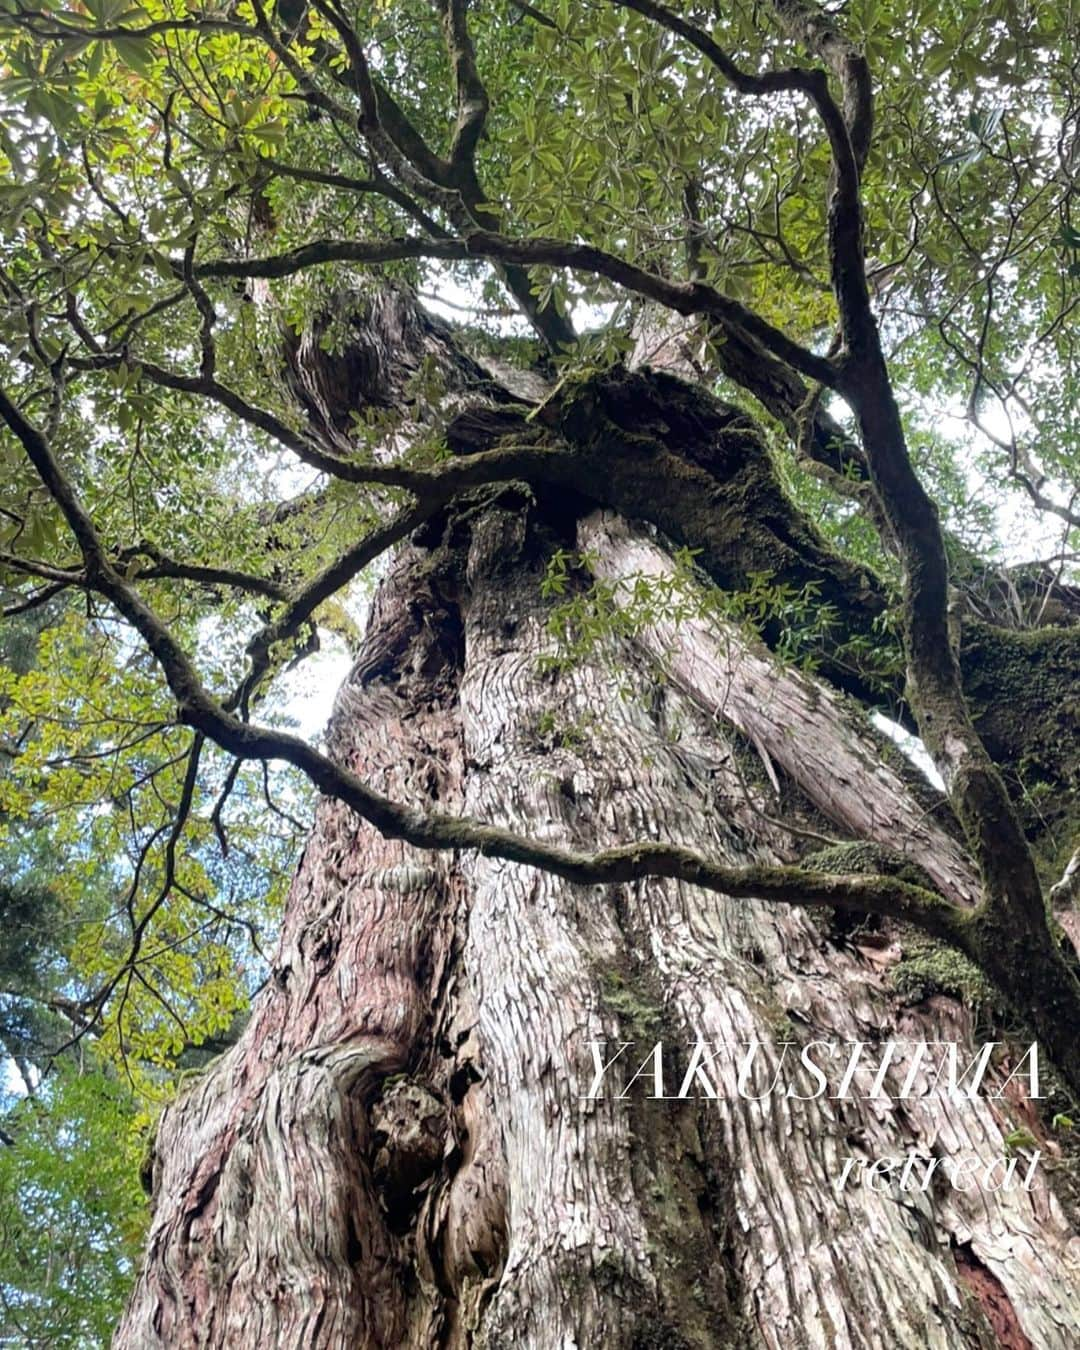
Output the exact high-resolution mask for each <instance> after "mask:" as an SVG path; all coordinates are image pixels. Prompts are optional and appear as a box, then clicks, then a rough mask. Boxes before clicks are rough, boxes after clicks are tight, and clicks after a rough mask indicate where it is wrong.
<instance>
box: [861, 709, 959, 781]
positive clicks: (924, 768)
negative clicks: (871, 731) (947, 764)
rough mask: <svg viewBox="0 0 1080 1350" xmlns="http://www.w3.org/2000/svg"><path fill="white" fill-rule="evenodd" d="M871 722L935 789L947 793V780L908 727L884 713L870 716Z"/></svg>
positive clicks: (875, 713)
mask: <svg viewBox="0 0 1080 1350" xmlns="http://www.w3.org/2000/svg"><path fill="white" fill-rule="evenodd" d="M870 720H871V721H872V722H873V724H874V726H876V727H877V729H878V730H879V731H883V732H884V733H885V735H886V736H888V738H889V739H890V740H891V741H895V742H896V744H897V745H898V746H899V747H900V749H901V750H902V751H903V752H904V754H905V755H907V757H908V759H910V760H911V762H912V764H914V765H915V767H916V768H917V769H919V770H920V771H921V772H922V773H923V774H925V776H926V778H927V780H928V781H929V782H930V783H931V785H932V786H933V787H936V788H937V790H938V791H939V792H944V791H945V780H944V779H943V778H942V776H941V774H939V773H938V771H937V769H936V768H935V767H934V761H933V760H932V759H931V758H930V756H929V754H928V753H927V749H926V746H925V745H923V743H922V741H921V740H920V739H919V737H918V736H913V735H912V734H911V732H910V731H908V730H907V728H906V727H902V726H901V725H900V723H899V722H896V721H894V720H893V719H892V718H891V717H886V716H885V714H884V713H882V712H873V713H871V714H870Z"/></svg>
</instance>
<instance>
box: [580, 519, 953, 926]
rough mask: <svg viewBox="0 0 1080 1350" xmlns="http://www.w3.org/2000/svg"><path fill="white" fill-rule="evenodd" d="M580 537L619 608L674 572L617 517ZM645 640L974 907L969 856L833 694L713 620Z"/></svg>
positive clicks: (858, 834) (813, 792)
mask: <svg viewBox="0 0 1080 1350" xmlns="http://www.w3.org/2000/svg"><path fill="white" fill-rule="evenodd" d="M578 540H579V542H580V545H581V548H582V551H583V552H584V553H585V554H586V555H587V556H588V557H589V559H590V565H591V568H592V571H593V573H594V575H596V576H598V577H603V578H604V579H606V580H608V581H616V582H618V583H620V586H619V589H618V590H617V591H616V597H615V599H616V603H619V600H620V598H623V600H624V603H626V602H628V600H629V598H630V593H631V584H632V582H633V580H634V579H635V578H636V577H646V578H649V579H652V580H658V579H669V580H670V578H672V577H674V576H675V565H674V563H673V562H672V561H671V559H670V557H669V556H668V555H667V554H666V553H665V552H664V550H663V549H662V548H660V547H659V545H658V544H656V543H655V542H653V541H652V540H650V539H649V538H648V536H647V535H646V534H645V533H644V532H643V531H641V530H632V529H630V528H629V527H628V526H627V525H626V523H625V522H624V521H622V520H620V519H619V518H618V517H617V516H615V515H613V514H611V513H610V512H597V513H595V514H593V515H591V516H589V517H588V518H587V519H586V520H583V521H582V522H581V525H580V526H579V529H578ZM636 640H637V641H638V642H639V643H640V645H641V646H642V647H643V649H644V650H645V651H646V652H648V653H649V655H650V656H651V657H652V658H653V659H654V660H655V661H657V662H658V663H659V664H662V666H663V668H664V669H665V671H666V672H667V673H668V675H669V676H670V678H671V679H673V680H674V681H675V683H676V684H677V685H678V687H679V688H680V689H682V690H683V692H684V693H686V694H688V695H689V696H690V697H691V698H692V699H693V700H694V702H695V703H697V704H698V705H699V706H700V707H701V708H702V709H703V711H705V712H707V713H710V714H712V715H715V716H718V717H721V718H723V719H724V721H726V722H728V723H730V724H731V725H732V726H733V727H735V729H736V730H737V731H739V732H741V734H742V735H743V736H744V737H746V739H747V740H749V741H751V742H752V743H753V744H754V745H755V746H758V747H761V748H762V749H763V750H764V751H765V752H766V753H767V754H768V755H770V756H771V757H772V758H773V759H774V760H775V761H776V763H777V764H778V765H779V766H780V767H781V768H782V769H783V770H784V772H785V773H786V774H787V775H788V776H789V777H790V778H791V780H792V781H793V782H795V783H797V784H798V786H799V787H800V788H801V789H802V791H803V792H804V793H805V794H806V795H807V797H809V798H810V800H811V801H812V802H813V803H814V805H815V806H817V807H818V808H819V810H821V812H822V813H823V814H824V815H826V816H827V817H828V818H829V819H830V820H832V821H834V822H835V823H836V824H837V825H839V826H841V827H842V828H843V829H845V830H847V831H848V832H849V833H850V834H852V835H853V836H854V837H855V838H858V839H869V840H873V841H874V842H875V843H878V844H883V845H885V846H887V847H889V848H893V849H895V850H897V851H898V852H900V853H902V854H903V855H904V856H905V857H908V858H910V859H911V861H912V862H915V863H917V864H918V865H919V866H920V867H922V868H923V869H924V871H926V872H927V873H928V874H929V876H930V877H931V878H932V879H933V881H934V883H935V884H936V885H937V886H938V888H939V889H940V890H941V892H942V893H943V894H944V895H945V896H947V897H948V899H950V900H952V901H953V902H954V903H955V904H966V905H973V904H975V903H976V901H977V900H978V896H979V882H978V877H977V876H976V875H975V871H974V868H973V867H972V865H971V862H970V860H969V859H968V858H967V856H966V855H965V853H964V850H963V849H962V848H961V847H960V845H959V843H958V842H957V840H956V839H955V838H954V837H953V836H952V835H950V834H949V833H947V832H946V830H944V829H942V828H941V826H940V825H938V824H937V823H936V822H935V820H934V818H933V815H932V814H931V813H930V812H929V811H928V810H927V809H926V808H925V807H923V806H921V805H920V804H919V803H918V802H917V801H916V800H915V799H914V798H913V796H912V791H911V788H910V787H909V786H908V785H907V784H905V783H904V781H903V780H902V779H901V777H900V775H899V774H898V773H897V772H896V770H895V769H893V768H891V767H890V766H889V765H888V764H887V763H883V762H882V761H881V755H880V748H879V746H878V744H877V743H875V741H874V739H873V737H872V736H871V735H870V734H869V731H868V730H862V729H861V728H860V727H859V726H858V724H857V723H856V722H855V721H854V719H853V717H852V713H851V710H850V709H849V708H846V707H845V706H844V704H843V703H842V702H841V700H840V699H839V698H838V697H837V696H836V695H835V694H834V693H833V692H832V691H831V690H829V689H828V688H826V687H824V686H822V685H821V684H814V683H812V682H811V681H810V680H809V679H807V678H806V677H805V676H803V675H802V674H800V673H799V672H798V671H797V670H792V669H791V668H790V667H785V666H784V665H783V664H782V663H781V662H779V661H777V660H776V659H775V658H773V657H771V656H770V655H769V653H768V652H767V651H765V650H764V649H763V648H755V646H754V644H752V643H750V641H749V640H748V639H747V637H746V635H745V634H744V633H740V632H739V630H738V629H737V628H736V627H735V626H734V625H733V624H725V623H721V622H719V621H717V620H715V619H713V620H706V619H704V618H689V619H683V620H680V622H679V623H678V624H675V623H670V622H658V623H655V624H652V625H650V626H649V627H648V628H646V629H644V630H643V631H642V632H640V633H639V634H638V635H637V639H636ZM942 805H943V806H945V810H946V812H947V811H948V808H947V805H945V803H944V802H942Z"/></svg>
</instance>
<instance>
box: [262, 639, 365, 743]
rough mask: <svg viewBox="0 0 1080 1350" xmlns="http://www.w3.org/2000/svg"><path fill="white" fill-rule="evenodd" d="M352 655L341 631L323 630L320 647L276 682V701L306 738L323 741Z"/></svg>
mask: <svg viewBox="0 0 1080 1350" xmlns="http://www.w3.org/2000/svg"><path fill="white" fill-rule="evenodd" d="M352 663H353V658H352V654H351V653H350V652H349V651H348V649H347V648H346V646H345V642H344V640H343V639H342V638H341V637H340V636H339V635H338V634H337V633H331V632H328V631H327V630H326V629H325V628H320V629H319V650H318V651H317V652H315V653H313V654H312V655H311V656H309V657H308V658H307V660H306V661H301V662H300V664H299V665H297V666H294V667H293V668H292V670H285V671H282V673H281V674H280V675H279V676H278V678H277V679H276V680H275V682H274V702H275V704H276V706H277V708H278V709H279V711H280V712H282V713H283V714H284V715H285V716H286V717H288V718H289V719H290V721H292V722H294V723H295V724H296V734H297V735H298V736H300V737H302V738H303V739H304V740H305V741H312V742H316V741H321V740H322V737H323V732H324V731H325V730H326V724H327V722H328V721H329V720H330V714H331V712H332V711H333V708H334V698H335V696H336V695H337V691H338V689H339V688H340V687H341V684H342V682H343V681H344V679H345V676H346V675H348V673H349V671H350V669H351V668H352Z"/></svg>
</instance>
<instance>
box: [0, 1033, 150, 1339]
mask: <svg viewBox="0 0 1080 1350" xmlns="http://www.w3.org/2000/svg"><path fill="white" fill-rule="evenodd" d="M93 1063H94V1060H93V1056H92V1055H91V1056H89V1057H88V1063H87V1067H86V1069H85V1070H84V1071H83V1072H81V1073H80V1072H76V1071H75V1070H74V1069H73V1068H65V1069H63V1070H62V1071H59V1072H56V1073H54V1074H53V1075H51V1076H50V1077H49V1078H48V1079H47V1081H46V1082H45V1083H44V1084H43V1085H42V1086H41V1088H40V1091H39V1094H38V1095H37V1096H36V1097H35V1098H32V1099H26V1100H23V1101H22V1102H21V1103H19V1104H18V1105H17V1106H16V1107H15V1108H14V1109H13V1110H10V1111H8V1112H6V1113H5V1115H4V1117H3V1124H2V1128H3V1131H4V1136H5V1138H4V1142H3V1145H2V1146H0V1284H2V1285H3V1289H4V1306H5V1308H6V1309H7V1310H8V1311H9V1313H10V1321H8V1319H7V1318H6V1317H4V1318H3V1319H2V1320H0V1326H2V1327H3V1328H4V1335H5V1339H7V1337H8V1335H9V1334H10V1335H11V1336H12V1337H14V1335H15V1332H16V1329H17V1331H18V1335H19V1339H20V1340H22V1341H23V1342H24V1343H25V1344H34V1345H51V1346H76V1345H104V1344H106V1343H107V1342H108V1340H109V1337H110V1336H111V1334H112V1330H113V1327H114V1326H115V1324H116V1321H117V1320H118V1318H119V1315H120V1312H121V1310H122V1308H123V1302H124V1299H125V1298H126V1296H127V1292H128V1288H129V1285H130V1280H131V1276H132V1272H133V1269H134V1264H135V1262H136V1260H137V1259H138V1255H139V1251H140V1248H141V1245H142V1240H143V1235H144V1233H145V1229H146V1224H147V1220H148V1218H149V1211H148V1207H147V1204H146V1197H145V1195H143V1194H142V1192H141V1190H140V1187H139V1181H138V1175H139V1161H140V1158H141V1156H142V1154H143V1153H144V1151H145V1149H146V1140H147V1134H148V1128H149V1120H148V1118H147V1116H146V1115H145V1113H144V1112H143V1111H142V1110H141V1108H140V1106H139V1103H138V1102H137V1101H136V1099H135V1098H134V1097H133V1095H132V1094H131V1092H130V1091H129V1090H128V1089H126V1088H125V1087H123V1086H121V1084H120V1082H119V1081H118V1080H117V1078H116V1076H115V1075H114V1074H112V1073H109V1072H107V1071H104V1070H102V1069H100V1068H97V1067H91V1066H92V1065H93Z"/></svg>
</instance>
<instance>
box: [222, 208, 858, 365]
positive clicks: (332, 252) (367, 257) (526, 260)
mask: <svg viewBox="0 0 1080 1350" xmlns="http://www.w3.org/2000/svg"><path fill="white" fill-rule="evenodd" d="M406 258H431V259H434V260H441V261H444V262H465V261H468V260H469V259H471V258H477V259H482V260H487V261H489V262H496V263H516V264H520V265H522V266H525V267H531V266H547V267H567V268H570V269H572V270H575V271H581V272H589V273H592V274H593V275H594V276H601V277H605V278H607V280H609V281H612V282H614V283H615V284H616V285H618V286H622V287H623V288H624V289H626V290H628V291H633V292H634V293H635V294H637V295H642V296H644V297H645V298H646V299H649V300H655V301H657V302H658V303H659V304H661V305H665V306H666V307H667V308H668V309H672V310H675V311H676V312H677V313H679V314H705V315H709V316H710V317H712V318H716V319H720V320H722V321H724V322H725V323H726V324H730V325H732V326H733V327H736V328H738V329H739V330H740V331H742V332H745V333H747V334H749V335H750V336H751V337H753V338H755V339H756V340H757V341H758V342H760V343H761V344H762V346H764V347H765V348H766V350H768V351H770V352H772V353H773V355H775V356H777V357H779V358H780V359H781V360H782V361H785V362H787V364H788V365H789V366H791V367H792V369H794V370H797V371H799V372H800V373H801V374H803V375H805V376H806V377H807V378H808V379H811V380H816V381H817V382H819V383H821V384H824V385H826V386H827V387H828V388H836V387H837V384H838V373H837V370H836V367H835V366H834V365H833V363H832V362H831V361H830V360H828V359H827V358H826V357H823V356H818V355H816V354H815V353H814V352H811V351H808V350H807V349H806V348H805V347H803V346H802V345H801V344H800V343H798V342H796V341H795V340H794V339H793V338H790V337H788V336H787V334H786V333H783V332H781V331H780V329H778V328H775V327H774V326H773V325H772V324H770V323H769V322H767V320H765V319H763V318H761V316H760V315H758V314H755V313H754V311H753V310H751V309H748V308H747V307H746V306H745V305H743V304H741V303H740V302H739V301H738V300H733V299H731V297H730V296H726V295H723V294H722V293H721V292H720V291H717V290H716V289H715V288H714V287H712V286H708V285H706V284H705V283H703V282H678V281H667V280H666V279H665V278H664V277H660V276H657V275H656V274H655V273H653V272H647V271H646V270H645V269H644V268H641V267H638V266H637V265H636V264H634V263H631V262H627V261H626V260H625V259H622V258H619V257H617V256H616V255H615V254H612V253H607V252H605V251H604V250H603V249H598V248H594V247H592V246H591V245H589V244H575V243H570V242H567V241H564V240H558V239H541V238H537V239H510V238H507V237H506V236H504V235H501V234H494V233H491V232H490V231H487V230H477V231H476V232H475V233H473V234H470V235H469V236H468V237H467V238H465V239H461V240H438V239H432V240H427V239H416V238H408V237H406V238H399V239H387V240H347V239H322V240H318V241H315V242H313V243H310V244H304V245H301V246H300V247H299V248H295V249H292V250H290V251H289V252H287V253H280V254H276V255H270V256H267V257H262V258H247V259H228V260H224V259H223V260H215V261H208V262H204V263H202V264H201V265H200V266H199V267H198V268H196V272H197V273H198V275H200V276H206V277H267V278H272V277H285V276H292V275H294V274H295V273H296V272H301V271H303V270H305V269H306V268H308V267H314V266H317V265H318V264H320V263H327V262H346V263H356V264H359V265H361V266H371V265H374V264H377V263H385V262H397V261H401V260H403V259H406Z"/></svg>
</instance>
